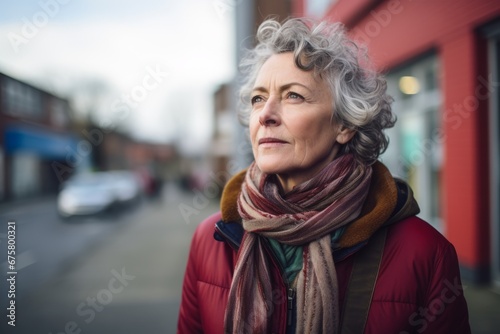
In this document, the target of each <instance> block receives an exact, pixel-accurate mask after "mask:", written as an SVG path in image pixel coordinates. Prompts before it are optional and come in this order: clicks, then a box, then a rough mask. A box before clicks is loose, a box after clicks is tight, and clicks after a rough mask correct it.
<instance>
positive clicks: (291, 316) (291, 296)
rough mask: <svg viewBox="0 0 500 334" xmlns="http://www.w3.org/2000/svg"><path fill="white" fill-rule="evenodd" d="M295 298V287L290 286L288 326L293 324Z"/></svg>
mask: <svg viewBox="0 0 500 334" xmlns="http://www.w3.org/2000/svg"><path fill="white" fill-rule="evenodd" d="M294 299H295V290H294V289H293V288H288V312H287V315H286V319H287V323H286V326H287V328H290V326H292V325H293V323H292V320H293V302H294Z"/></svg>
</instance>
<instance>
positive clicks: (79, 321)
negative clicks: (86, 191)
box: [0, 187, 217, 334]
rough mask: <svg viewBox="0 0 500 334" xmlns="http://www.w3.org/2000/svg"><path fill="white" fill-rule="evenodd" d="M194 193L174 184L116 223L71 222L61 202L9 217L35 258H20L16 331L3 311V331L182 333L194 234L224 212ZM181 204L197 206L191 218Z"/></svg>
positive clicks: (110, 220) (99, 219) (104, 219)
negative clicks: (60, 212) (59, 210)
mask: <svg viewBox="0 0 500 334" xmlns="http://www.w3.org/2000/svg"><path fill="white" fill-rule="evenodd" d="M192 195H193V194H191V196H190V194H189V193H184V192H182V191H180V190H178V189H177V188H174V187H171V188H168V189H166V191H165V192H164V196H163V199H158V200H156V201H145V202H144V203H142V204H141V205H140V206H139V207H138V208H136V209H135V210H129V211H127V212H124V213H122V214H121V215H119V216H117V217H115V218H114V219H113V218H112V217H95V218H85V219H79V220H75V221H70V222H63V221H61V220H59V218H57V216H56V212H55V204H54V200H53V199H47V200H45V201H43V203H40V204H39V205H33V206H30V212H26V211H23V212H16V211H15V210H14V209H12V210H11V211H10V213H9V212H6V213H2V216H1V218H2V219H4V220H5V219H8V220H10V219H13V218H14V217H15V220H16V221H17V225H18V230H17V239H18V242H19V254H29V255H28V256H26V259H25V260H22V258H21V256H20V259H19V262H22V261H26V262H25V263H24V264H23V263H20V265H24V266H25V267H24V268H21V269H20V268H18V275H17V282H16V290H17V291H16V326H15V328H13V327H11V326H8V325H7V320H8V318H6V317H5V311H2V314H4V315H3V316H2V323H1V326H0V328H1V329H2V330H1V332H2V333H30V334H31V333H44V334H45V333H52V334H56V333H57V334H59V333H95V334H99V333H103V334H104V333H125V334H126V333H174V332H175V328H176V321H177V313H178V308H179V302H180V295H181V287H182V277H183V273H184V268H185V263H186V258H187V251H188V248H189V242H190V239H191V235H192V233H193V231H194V229H195V228H196V226H197V223H198V222H199V221H200V220H202V219H203V218H204V217H206V216H208V215H209V214H211V213H213V212H215V211H216V210H217V204H214V203H213V202H209V201H204V200H203V201H201V202H200V203H196V205H194V204H193V197H192ZM181 205H183V206H184V207H193V206H195V207H196V209H195V211H192V212H191V215H190V216H189V217H187V218H184V217H183V216H182V214H181V210H180V209H179V207H180V206H181ZM23 208H24V206H23ZM31 209H32V211H31ZM9 215H10V216H9ZM9 217H12V218H9ZM39 217H43V219H39ZM3 241H4V240H3V239H2V244H3ZM2 248H5V247H3V246H2ZM3 258H5V256H4V257H3ZM21 260H22V261H21ZM3 271H4V273H5V272H6V269H5V268H3ZM2 281H3V282H5V280H2ZM2 284H4V283H2ZM5 291H6V290H5V289H4V288H2V293H5ZM5 300H6V298H5V296H2V301H5ZM3 304H4V305H5V303H3ZM4 305H2V308H3V309H4V310H5V308H4Z"/></svg>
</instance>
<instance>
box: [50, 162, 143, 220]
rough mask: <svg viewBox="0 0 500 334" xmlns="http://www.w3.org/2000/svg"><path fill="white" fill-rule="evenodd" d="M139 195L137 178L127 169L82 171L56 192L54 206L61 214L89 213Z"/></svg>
mask: <svg viewBox="0 0 500 334" xmlns="http://www.w3.org/2000/svg"><path fill="white" fill-rule="evenodd" d="M139 196H140V185H139V182H138V180H137V179H136V177H135V175H134V174H132V173H130V172H127V171H112V172H98V173H88V174H81V175H76V176H75V177H73V178H71V179H70V180H69V181H68V182H66V184H65V185H64V187H63V188H62V190H61V191H60V193H59V196H58V199H57V208H58V212H59V214H60V215H61V216H62V217H69V216H75V215H91V214H96V213H100V212H104V211H106V210H108V209H110V208H111V207H113V206H116V205H117V204H124V203H129V202H132V201H133V200H135V199H137V198H138V197H139Z"/></svg>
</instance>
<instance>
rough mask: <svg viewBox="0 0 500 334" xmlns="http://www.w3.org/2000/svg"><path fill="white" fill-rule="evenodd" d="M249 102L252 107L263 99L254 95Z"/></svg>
mask: <svg viewBox="0 0 500 334" xmlns="http://www.w3.org/2000/svg"><path fill="white" fill-rule="evenodd" d="M250 101H251V103H252V105H254V104H256V103H259V102H262V101H264V99H263V98H262V96H260V95H255V96H253V97H252V99H251V100H250Z"/></svg>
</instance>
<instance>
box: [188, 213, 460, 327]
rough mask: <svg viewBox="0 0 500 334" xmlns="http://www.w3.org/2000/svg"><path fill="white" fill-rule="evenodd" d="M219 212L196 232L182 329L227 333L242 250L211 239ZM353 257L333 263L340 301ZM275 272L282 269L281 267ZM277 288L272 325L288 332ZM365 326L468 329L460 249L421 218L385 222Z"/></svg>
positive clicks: (283, 292)
mask: <svg viewBox="0 0 500 334" xmlns="http://www.w3.org/2000/svg"><path fill="white" fill-rule="evenodd" d="M220 218H221V216H220V214H216V215H213V216H211V217H209V218H208V219H206V220H205V221H204V222H202V223H201V225H200V226H199V227H198V228H197V230H196V232H195V234H194V237H193V241H192V244H191V250H190V254H189V260H188V264H187V268H186V273H185V278H184V286H183V291H182V302H181V308H180V314H179V321H178V333H214V334H220V333H224V330H223V326H224V312H225V308H226V304H227V299H228V295H229V288H230V286H231V279H232V274H233V269H234V266H235V263H236V255H237V253H236V251H235V250H234V248H232V247H231V246H230V245H229V244H228V243H227V242H221V241H218V240H216V239H214V225H215V224H216V223H217V221H219V220H220ZM233 246H234V245H233ZM352 264H353V257H352V256H349V257H347V258H345V259H343V260H341V261H338V262H336V269H337V275H338V283H339V293H340V295H339V298H340V305H343V301H344V296H345V291H346V287H347V283H348V280H349V277H350V273H351V269H352ZM274 272H275V273H276V275H279V274H280V273H279V269H278V268H277V267H276V268H275V270H274ZM276 291H277V292H278V293H277V294H276V296H277V297H276V299H274V298H273V302H274V306H275V307H274V309H273V310H272V312H273V314H272V317H273V322H274V328H275V330H276V332H277V333H285V330H286V329H285V328H286V317H287V303H286V302H285V301H286V290H285V285H284V284H283V285H282V286H280V287H277V289H276ZM341 312H342V311H341ZM365 333H374V334H380V333H384V334H385V333H433V334H435V333H454V334H456V333H470V328H469V321H468V312H467V304H466V302H465V299H464V294H463V290H462V287H461V281H460V273H459V270H458V261H457V256H456V252H455V249H454V247H453V246H452V245H451V244H450V243H449V242H448V241H447V240H446V239H445V238H444V237H443V236H442V235H441V234H440V233H439V232H437V231H436V230H435V229H434V228H433V227H431V226H430V225H429V224H427V223H426V222H424V221H422V220H421V219H419V218H417V217H410V218H406V219H404V220H402V221H401V222H399V223H396V224H393V225H390V226H389V227H388V233H387V239H386V245H385V248H384V253H383V257H382V263H381V266H380V270H379V275H378V279H377V282H376V286H375V291H374V295H373V299H372V304H371V307H370V310H369V315H368V320H367V322H366V327H365Z"/></svg>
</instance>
